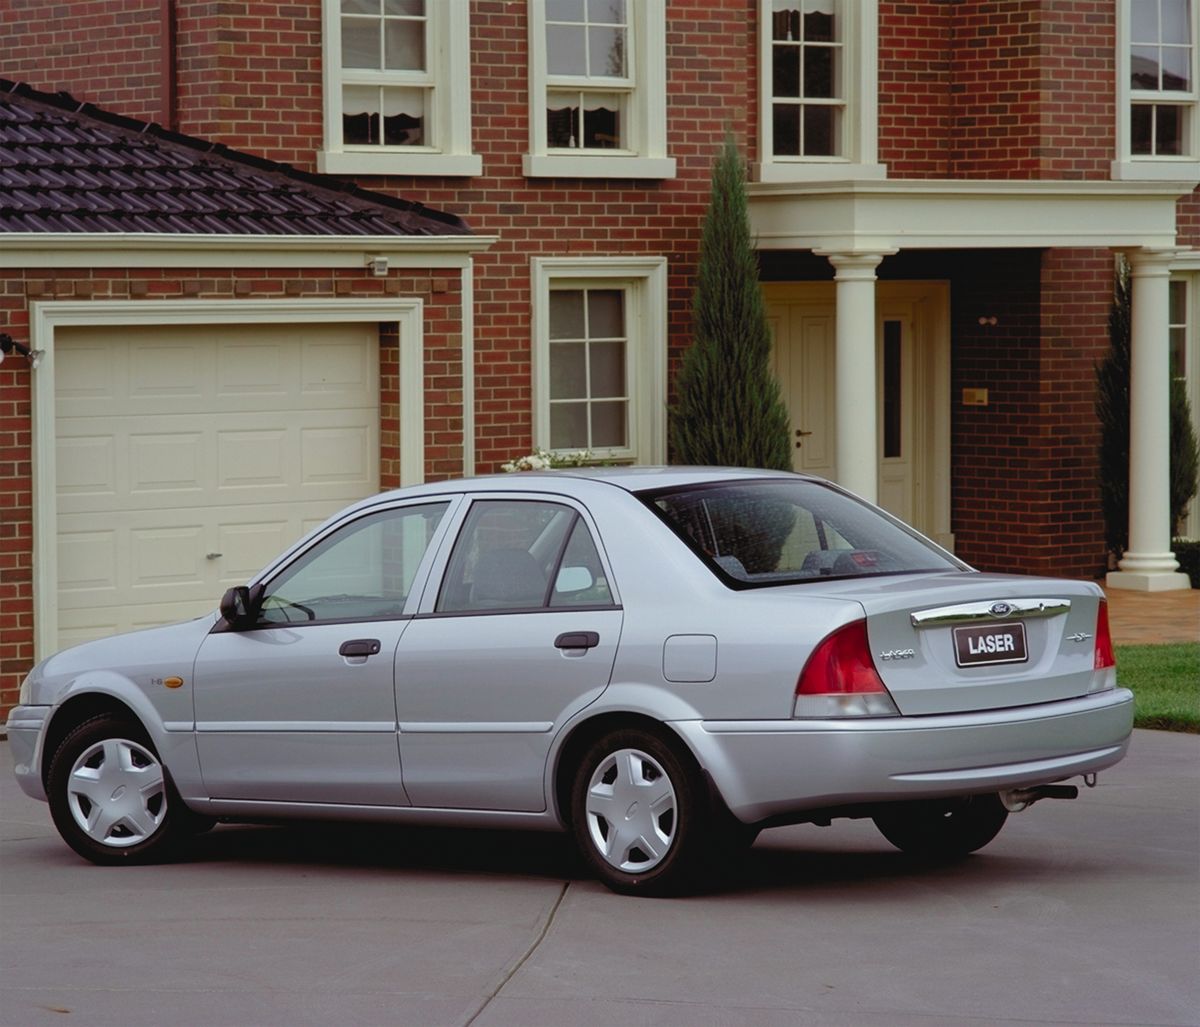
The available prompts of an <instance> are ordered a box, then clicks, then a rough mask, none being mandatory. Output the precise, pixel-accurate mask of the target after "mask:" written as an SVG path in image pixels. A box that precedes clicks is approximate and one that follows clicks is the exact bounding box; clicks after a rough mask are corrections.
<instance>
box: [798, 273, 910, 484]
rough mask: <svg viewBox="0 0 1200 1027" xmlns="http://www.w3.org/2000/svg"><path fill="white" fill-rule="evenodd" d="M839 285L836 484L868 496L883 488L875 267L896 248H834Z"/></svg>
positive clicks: (835, 428)
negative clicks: (880, 463) (876, 367)
mask: <svg viewBox="0 0 1200 1027" xmlns="http://www.w3.org/2000/svg"><path fill="white" fill-rule="evenodd" d="M816 252H817V253H818V254H820V255H821V256H824V257H828V258H829V263H831V264H832V265H833V268H834V272H835V274H834V282H835V284H836V289H837V335H836V339H837V357H836V360H835V361H834V375H835V381H836V385H835V387H834V402H835V404H836V413H835V416H834V430H835V433H836V435H835V444H836V449H835V464H834V466H835V467H836V468H837V480H838V484H840V485H842V486H844V487H845V488H848V489H849V490H850V491H851V492H854V493H856V494H857V495H860V496H862V497H863V499H866V500H868V501H869V502H872V503H874V502H877V500H878V493H879V484H878V483H879V442H878V436H877V428H876V420H877V415H876V410H877V409H878V399H877V397H876V394H875V393H876V386H875V269H876V268H877V267H879V262H880V261H881V260H883V258H884V257H885V256H887V255H888V254H889V253H895V252H896V251H895V250H875V251H873V252H869V253H867V252H859V251H852V252H845V253H830V252H828V251H823V250H817V251H816Z"/></svg>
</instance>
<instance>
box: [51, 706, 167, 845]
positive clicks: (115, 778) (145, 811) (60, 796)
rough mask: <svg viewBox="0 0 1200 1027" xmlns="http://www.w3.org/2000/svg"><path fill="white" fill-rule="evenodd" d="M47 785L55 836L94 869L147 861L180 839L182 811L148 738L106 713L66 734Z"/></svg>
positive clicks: (139, 730)
mask: <svg viewBox="0 0 1200 1027" xmlns="http://www.w3.org/2000/svg"><path fill="white" fill-rule="evenodd" d="M46 783H47V795H48V798H49V800H50V814H51V816H52V817H53V818H54V826H55V827H57V828H58V833H59V834H61V835H62V837H63V840H64V841H66V843H67V844H68V845H70V846H71V848H73V849H74V850H75V851H76V852H78V853H79V854H80V855H81V856H83V857H84V858H85V859H89V860H91V861H92V862H93V863H100V864H102V865H106V866H111V865H116V864H121V863H148V862H153V861H155V860H159V859H162V858H163V857H164V856H165V855H167V854H168V852H169V851H170V849H171V848H172V846H173V845H174V843H175V842H176V840H177V839H178V837H179V836H180V835H181V834H182V827H183V822H184V820H185V819H186V817H185V816H184V813H185V812H186V811H184V810H183V809H182V805H181V804H180V802H179V799H178V798H176V797H174V794H173V789H172V787H171V783H170V781H169V780H168V778H167V774H166V771H165V770H164V768H163V765H162V763H161V762H160V761H159V758H158V755H157V754H156V753H155V752H154V749H153V746H152V745H151V743H150V739H149V738H148V737H147V736H146V733H145V732H144V731H143V730H142V728H141V727H140V726H139V725H137V724H135V723H132V722H131V721H129V720H126V719H124V718H122V717H117V716H114V715H111V714H105V715H103V716H99V717H94V718H92V719H91V720H87V721H84V722H83V723H82V724H80V725H79V726H78V727H76V728H75V729H74V730H72V731H71V732H70V733H69V734H68V735H67V737H66V738H64V739H63V741H62V744H61V745H59V747H58V750H57V751H56V752H55V754H54V757H53V758H52V759H51V761H50V773H49V775H48V777H47V782H46ZM176 806H179V807H180V808H179V809H176Z"/></svg>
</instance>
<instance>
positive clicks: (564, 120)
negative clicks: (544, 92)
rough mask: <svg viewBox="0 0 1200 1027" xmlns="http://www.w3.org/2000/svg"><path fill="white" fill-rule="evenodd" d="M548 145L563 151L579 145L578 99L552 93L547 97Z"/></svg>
mask: <svg viewBox="0 0 1200 1027" xmlns="http://www.w3.org/2000/svg"><path fill="white" fill-rule="evenodd" d="M547 100H548V102H549V106H548V107H547V108H546V145H547V146H549V147H559V148H562V149H567V148H572V147H575V146H578V145H579V107H578V102H579V101H578V97H571V98H568V97H565V96H563V95H562V94H561V93H552V94H550V96H548V97H547Z"/></svg>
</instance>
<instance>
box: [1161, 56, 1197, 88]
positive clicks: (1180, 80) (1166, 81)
mask: <svg viewBox="0 0 1200 1027" xmlns="http://www.w3.org/2000/svg"><path fill="white" fill-rule="evenodd" d="M1191 62H1192V50H1191V47H1184V46H1164V47H1163V48H1162V87H1163V89H1164V90H1165V91H1170V92H1186V91H1187V90H1189V89H1191V88H1192V82H1191V77H1192V76H1191V67H1190V65H1191Z"/></svg>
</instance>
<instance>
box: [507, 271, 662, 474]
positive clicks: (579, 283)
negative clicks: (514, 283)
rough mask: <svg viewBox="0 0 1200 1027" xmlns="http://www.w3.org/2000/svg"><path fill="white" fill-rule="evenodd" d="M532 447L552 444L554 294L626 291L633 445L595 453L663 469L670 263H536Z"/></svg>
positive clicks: (630, 420)
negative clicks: (558, 289)
mask: <svg viewBox="0 0 1200 1027" xmlns="http://www.w3.org/2000/svg"><path fill="white" fill-rule="evenodd" d="M531 263H532V286H533V289H532V292H533V365H532V375H533V442H534V445H535V446H540V447H544V448H546V449H549V448H550V446H549V442H550V358H549V356H550V355H549V348H550V341H549V331H550V329H549V324H550V290H551V288H552V287H553V286H555V285H559V286H562V285H567V286H569V287H571V288H575V287H578V288H586V287H588V286H595V285H597V284H600V285H601V286H605V285H608V286H610V287H613V288H616V287H624V288H625V289H626V290H627V295H628V304H627V307H626V310H625V319H626V338H627V340H628V341H627V343H626V358H625V361H626V362H625V367H626V375H627V379H626V381H627V389H628V391H627V396H628V398H629V403H630V410H629V422H628V423H629V440H628V441H629V445H628V446H627V447H626V448H624V449H621V450H594V451H593V452H594V454H595V455H596V456H597V457H599V458H602V459H614V460H630V461H633V462H635V463H642V464H657V463H665V462H666V458H667V409H666V398H665V397H666V395H667V259H666V258H665V257H629V258H625V257H534V258H533V260H532V262H531Z"/></svg>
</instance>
